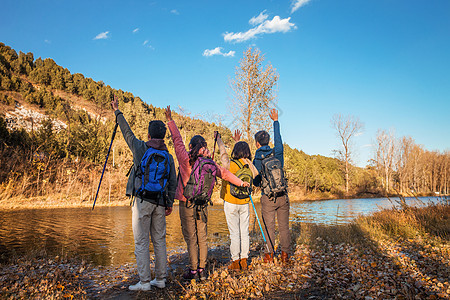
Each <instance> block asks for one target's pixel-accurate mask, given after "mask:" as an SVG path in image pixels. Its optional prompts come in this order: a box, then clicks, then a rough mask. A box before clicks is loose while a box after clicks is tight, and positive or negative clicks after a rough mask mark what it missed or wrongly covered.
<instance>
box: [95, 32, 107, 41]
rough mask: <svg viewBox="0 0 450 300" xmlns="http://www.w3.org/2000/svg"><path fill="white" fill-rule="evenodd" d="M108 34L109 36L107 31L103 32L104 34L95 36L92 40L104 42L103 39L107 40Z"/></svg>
mask: <svg viewBox="0 0 450 300" xmlns="http://www.w3.org/2000/svg"><path fill="white" fill-rule="evenodd" d="M108 34H109V31H105V32H102V33H99V34H97V36H96V37H95V38H94V40H104V39H107V38H108Z"/></svg>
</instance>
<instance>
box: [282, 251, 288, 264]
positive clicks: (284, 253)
mask: <svg viewBox="0 0 450 300" xmlns="http://www.w3.org/2000/svg"><path fill="white" fill-rule="evenodd" d="M281 261H282V262H284V263H287V262H289V254H287V253H286V252H284V251H281Z"/></svg>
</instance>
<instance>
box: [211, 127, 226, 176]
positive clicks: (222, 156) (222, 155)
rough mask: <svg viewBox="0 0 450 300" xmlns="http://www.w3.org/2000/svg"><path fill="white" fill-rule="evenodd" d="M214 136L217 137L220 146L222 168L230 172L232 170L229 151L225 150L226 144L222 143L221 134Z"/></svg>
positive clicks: (215, 133)
mask: <svg viewBox="0 0 450 300" xmlns="http://www.w3.org/2000/svg"><path fill="white" fill-rule="evenodd" d="M214 135H215V136H216V135H217V145H218V146H219V152H220V162H221V163H222V166H223V167H224V168H225V169H227V170H229V169H230V157H229V156H228V153H227V149H226V148H225V144H224V143H223V141H222V137H221V136H220V133H218V132H217V131H215V132H214Z"/></svg>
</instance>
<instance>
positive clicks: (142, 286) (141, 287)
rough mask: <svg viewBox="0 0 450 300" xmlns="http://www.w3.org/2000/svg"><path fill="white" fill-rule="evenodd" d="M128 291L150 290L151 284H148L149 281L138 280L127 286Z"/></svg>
mask: <svg viewBox="0 0 450 300" xmlns="http://www.w3.org/2000/svg"><path fill="white" fill-rule="evenodd" d="M128 289H129V290H130V291H150V290H151V289H152V286H151V285H150V282H145V283H143V282H141V281H139V282H138V283H136V284H135V285H130V286H129V287H128Z"/></svg>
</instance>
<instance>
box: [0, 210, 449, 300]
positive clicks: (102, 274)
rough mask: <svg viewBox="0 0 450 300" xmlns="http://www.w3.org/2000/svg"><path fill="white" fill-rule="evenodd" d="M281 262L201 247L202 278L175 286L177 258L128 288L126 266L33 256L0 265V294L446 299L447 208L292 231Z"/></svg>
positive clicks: (130, 275) (129, 268)
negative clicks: (151, 281) (164, 281)
mask: <svg viewBox="0 0 450 300" xmlns="http://www.w3.org/2000/svg"><path fill="white" fill-rule="evenodd" d="M291 230H292V249H293V255H292V257H291V258H290V262H289V264H281V263H280V262H279V261H278V260H275V263H273V264H264V263H263V262H262V259H261V250H262V245H261V243H260V241H261V239H262V238H261V236H260V235H257V234H255V235H252V236H251V245H252V248H251V253H250V260H251V266H252V267H251V269H250V270H248V271H245V272H229V271H228V270H227V269H226V267H227V263H228V261H229V251H228V249H227V247H225V246H219V247H216V248H214V249H210V251H209V259H208V269H209V272H210V278H209V280H207V281H206V282H204V283H195V282H183V281H182V280H181V279H182V273H183V271H184V267H185V266H186V264H187V254H186V253H177V254H174V255H172V256H171V257H170V264H169V276H168V285H167V288H166V289H163V290H159V289H156V288H155V289H153V290H152V291H150V292H140V293H136V292H130V291H128V290H127V287H128V285H130V284H134V283H135V282H137V281H138V277H137V274H136V269H135V265H133V264H127V265H123V266H111V267H99V266H93V265H89V264H88V263H86V262H85V261H80V260H76V259H69V258H64V257H48V256H46V255H45V253H37V254H36V255H34V256H32V257H28V258H17V259H13V260H11V261H10V262H9V263H7V264H4V265H1V266H0V282H2V287H1V288H0V298H2V299H3V298H5V299H9V298H14V299H16V298H21V299H28V298H52V297H53V298H65V299H72V298H75V299H105V298H106V299H181V298H182V299H201V298H206V299H233V298H237V299H239V298H265V299H281V298H283V299H298V298H304V297H306V298H308V299H323V298H332V299H379V298H383V299H386V298H389V299H394V298H396V299H438V298H441V299H450V283H449V278H450V273H449V272H450V205H449V204H448V203H439V204H435V205H430V206H428V207H422V208H414V207H409V206H403V207H401V208H398V209H389V210H383V211H380V212H376V213H374V214H373V215H371V216H368V217H360V218H358V219H356V220H355V221H354V222H353V223H351V224H347V225H339V226H323V225H316V224H306V223H293V225H292V228H291Z"/></svg>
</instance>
